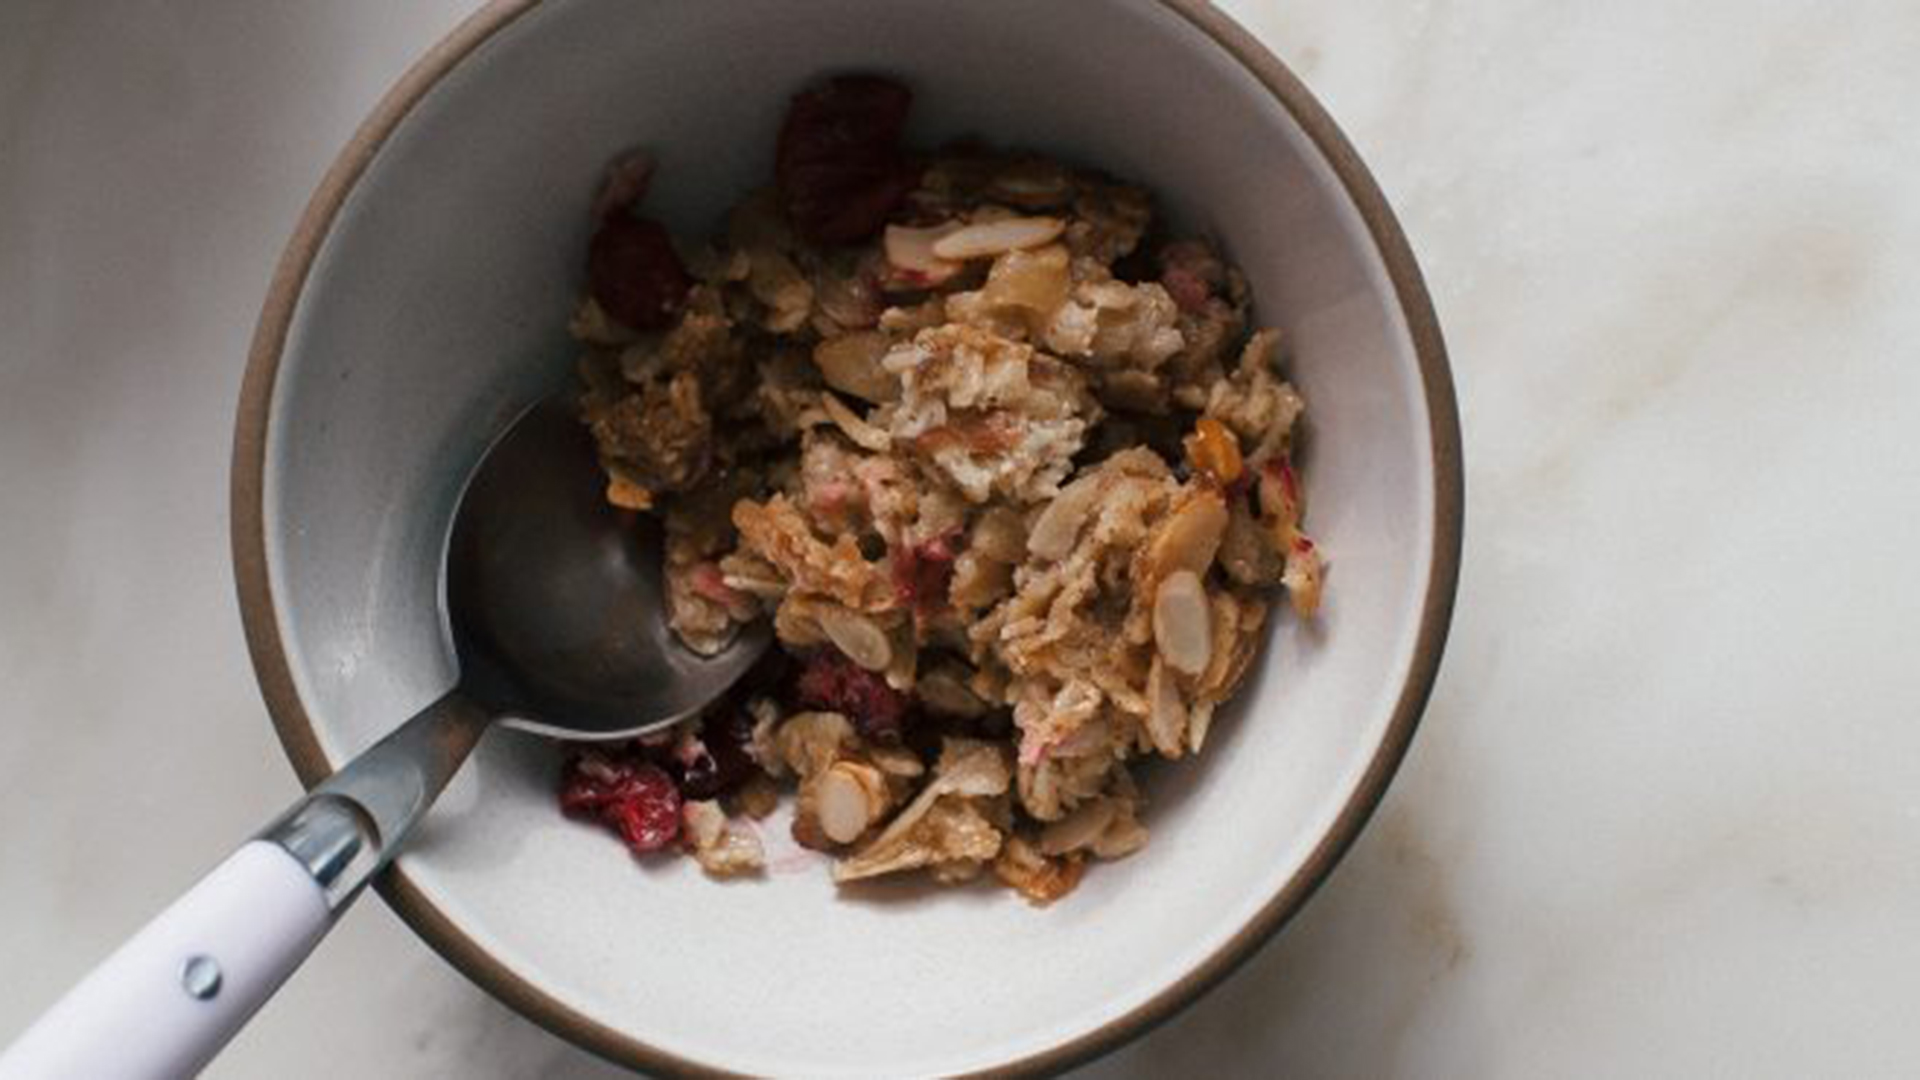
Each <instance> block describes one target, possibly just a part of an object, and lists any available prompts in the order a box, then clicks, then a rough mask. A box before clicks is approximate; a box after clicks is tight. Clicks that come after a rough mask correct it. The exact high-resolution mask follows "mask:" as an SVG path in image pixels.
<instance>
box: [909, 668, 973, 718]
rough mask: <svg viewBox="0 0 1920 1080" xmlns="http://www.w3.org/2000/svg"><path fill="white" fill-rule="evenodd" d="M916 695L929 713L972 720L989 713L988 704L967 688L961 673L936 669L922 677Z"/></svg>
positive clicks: (915, 688) (916, 688) (917, 685)
mask: <svg viewBox="0 0 1920 1080" xmlns="http://www.w3.org/2000/svg"><path fill="white" fill-rule="evenodd" d="M914 693H915V694H917V695H918V696H919V698H920V701H921V703H922V704H924V705H925V706H926V707H927V709H928V710H929V711H931V712H936V713H939V714H941V715H942V716H959V717H965V718H972V717H976V716H983V715H985V714H986V711H987V703H986V702H984V701H981V700H980V698H979V697H978V696H976V695H975V694H974V692H973V691H972V690H969V689H968V688H967V684H966V682H965V680H964V678H963V677H962V675H961V673H960V672H958V671H954V670H950V669H948V668H935V669H934V670H932V671H929V672H927V673H926V674H925V675H922V676H920V681H919V682H918V683H917V684H916V685H915V686H914Z"/></svg>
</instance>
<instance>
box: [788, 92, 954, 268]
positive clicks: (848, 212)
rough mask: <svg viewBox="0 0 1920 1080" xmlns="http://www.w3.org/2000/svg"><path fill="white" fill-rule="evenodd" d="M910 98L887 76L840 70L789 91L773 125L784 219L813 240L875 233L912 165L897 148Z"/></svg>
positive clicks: (912, 178)
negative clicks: (821, 81)
mask: <svg viewBox="0 0 1920 1080" xmlns="http://www.w3.org/2000/svg"><path fill="white" fill-rule="evenodd" d="M912 104H913V95H912V93H911V92H909V91H908V90H907V88H906V87H904V86H901V85H900V84H899V83H896V82H893V81H892V80H890V79H882V78H879V77H877V76H873V75H842V76H839V77H837V78H834V79H832V80H829V81H828V82H827V84H826V85H825V86H820V87H816V88H814V89H811V90H805V91H802V92H801V93H799V94H796V95H794V98H793V103H792V104H791V105H790V106H789V107H788V109H787V117H786V120H785V122H783V123H782V124H781V125H780V141H779V144H778V145H777V147H776V148H775V152H774V179H775V181H776V182H777V183H778V185H779V188H780V196H781V201H782V203H783V204H784V205H785V207H786V211H787V218H788V220H789V221H791V222H792V223H793V227H794V229H795V230H797V231H798V232H799V233H800V235H801V236H802V237H804V238H805V239H807V240H809V241H812V242H814V243H817V244H851V243H855V242H857V241H860V240H864V239H866V238H867V237H869V236H872V235H873V234H874V233H876V232H879V231H880V227H881V226H882V225H884V224H886V221H887V216H888V215H889V214H891V213H892V212H893V211H894V209H895V208H896V207H898V206H899V205H900V203H901V201H902V200H904V199H905V198H906V197H907V194H908V193H909V192H911V191H912V190H913V189H914V187H915V185H917V184H918V183H919V170H918V169H917V168H916V167H914V165H913V164H912V163H911V162H910V161H908V160H907V158H906V156H905V155H904V154H903V153H901V150H900V136H901V134H902V132H904V131H905V130H906V126H907V110H908V109H909V108H910V107H911V106H912Z"/></svg>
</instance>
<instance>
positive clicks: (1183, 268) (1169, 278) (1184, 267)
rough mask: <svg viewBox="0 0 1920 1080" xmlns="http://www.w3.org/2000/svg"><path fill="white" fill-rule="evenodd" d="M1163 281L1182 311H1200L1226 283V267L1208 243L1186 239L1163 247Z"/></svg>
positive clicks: (1189, 312) (1161, 272)
mask: <svg viewBox="0 0 1920 1080" xmlns="http://www.w3.org/2000/svg"><path fill="white" fill-rule="evenodd" d="M1160 284H1161V285H1162V286H1164V287H1165V288H1166V290H1167V295H1168V296H1171V297H1173V302H1174V304H1176V305H1178V307H1179V308H1180V310H1181V311H1184V312H1186V313H1187V314H1189V315H1200V314H1204V313H1205V312H1206V310H1207V302H1208V301H1210V300H1212V299H1213V297H1214V295H1215V294H1217V293H1218V292H1219V291H1220V289H1221V288H1222V287H1223V286H1224V285H1225V284H1226V270H1225V268H1224V266H1223V265H1222V264H1221V262H1220V258H1219V256H1217V255H1215V254H1214V253H1213V251H1212V250H1211V249H1209V248H1208V247H1207V246H1206V245H1205V244H1202V243H1199V242H1198V241H1194V240H1182V241H1179V242H1178V243H1173V244H1168V245H1167V246H1166V247H1164V248H1162V249H1161V251H1160Z"/></svg>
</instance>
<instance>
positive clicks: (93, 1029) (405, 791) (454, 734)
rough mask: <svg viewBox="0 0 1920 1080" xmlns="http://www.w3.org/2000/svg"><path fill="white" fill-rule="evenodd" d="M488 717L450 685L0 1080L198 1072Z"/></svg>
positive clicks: (395, 837) (348, 894) (163, 920)
mask: <svg viewBox="0 0 1920 1080" xmlns="http://www.w3.org/2000/svg"><path fill="white" fill-rule="evenodd" d="M486 720H487V718H486V716H485V715H484V714H483V713H481V712H480V711H479V710H478V709H476V708H475V707H474V706H473V705H472V704H471V703H470V702H468V701H467V700H466V699H465V698H463V697H462V696H460V695H459V694H458V693H457V692H456V693H451V694H448V695H446V696H445V697H443V698H441V699H440V700H438V701H436V702H434V703H433V704H431V705H429V706H427V707H426V708H425V709H422V710H421V711H420V712H419V713H418V714H416V715H415V716H414V717H413V718H412V719H411V720H408V721H407V722H406V723H404V724H402V725H400V727H399V728H397V729H395V730H394V731H393V733H392V734H390V735H388V736H387V737H386V738H384V739H381V740H380V741H379V742H377V743H375V744H374V745H373V746H372V747H370V748H368V749H367V750H366V751H365V752H363V753H362V754H360V755H359V756H358V757H356V758H354V759H353V760H352V761H350V762H348V763H347V764H346V765H345V766H344V767H342V768H341V769H340V771H339V772H336V773H334V774H333V775H332V776H330V777H328V778H327V779H326V780H325V781H323V782H321V784H320V785H319V786H318V787H316V788H314V789H313V791H312V792H311V793H309V794H308V795H306V796H305V797H303V798H301V799H300V800H299V801H298V802H296V803H294V804H293V806H292V807H290V808H289V809H288V810H287V812H286V813H284V814H282V815H281V816H280V817H279V818H278V819H277V820H275V822H274V823H273V824H272V825H269V826H268V827H267V828H266V829H265V830H264V831H262V832H261V833H260V835H259V836H258V837H257V838H255V839H253V840H250V841H248V842H247V843H246V844H245V845H243V846H242V847H241V848H240V850H238V851H236V852H234V853H233V854H232V855H231V856H229V857H228V858H227V860H226V861H225V862H223V863H221V864H220V865H219V866H218V867H215V868H214V870H213V872H212V873H210V874H208V875H207V876H206V877H205V878H202V879H201V881H200V883H199V884H197V885H195V886H194V887H193V888H192V889H189V890H188V891H187V893H186V895H184V896H182V897H180V899H178V900H176V901H174V903H173V906H171V907H169V908H167V909H166V910H165V911H163V912H161V913H160V914H159V916H157V917H156V918H155V919H154V920H153V921H152V922H150V923H148V924H147V925H146V926H145V927H143V928H141V930H140V931H139V932H138V933H136V934H135V935H134V936H133V938H132V939H131V940H129V941H128V942H127V943H126V944H124V945H122V946H120V948H119V949H118V950H117V951H115V952H114V954H113V955H112V956H109V957H107V959H106V960H105V961H103V962H102V963H101V964H100V966H99V967H97V968H95V969H94V970H93V972H92V973H91V974H89V975H88V976H87V977H86V978H85V979H84V980H82V981H81V982H80V984H79V985H78V986H76V987H74V988H73V989H72V990H70V991H68V993H67V996H66V997H64V998H61V999H60V1001H59V1002H57V1003H56V1004H55V1005H54V1006H53V1008H52V1009H50V1010H48V1011H47V1013H46V1014H45V1015H43V1016H42V1017H41V1018H40V1019H39V1020H38V1021H36V1022H35V1023H34V1025H33V1026H32V1027H30V1028H28V1029H27V1030H26V1032H25V1033H24V1034H22V1035H21V1036H20V1037H19V1039H17V1040H16V1041H15V1042H14V1044H13V1045H12V1046H10V1047H8V1048H7V1049H6V1051H5V1052H4V1053H0V1080H66V1078H69V1077H86V1078H87V1080H174V1078H177V1077H187V1076H192V1075H193V1074H194V1073H196V1072H199V1071H200V1069H201V1068H202V1067H203V1066H205V1065H206V1063H207V1062H208V1061H210V1060H212V1059H213V1055H214V1054H216V1053H218V1052H219V1051H220V1048H221V1047H222V1046H225V1045H226V1043H227V1040H228V1039H231V1038H233V1035H234V1033H235V1032H237V1031H239V1030H240V1026H241V1025H242V1024H244V1023H246V1022H247V1018H248V1017H250V1016H252V1015H253V1014H254V1012H255V1010H257V1009H259V1008H260V1006H261V1005H262V1004H263V1003H264V1002H265V1001H266V1000H267V998H268V997H270V996H272V994H273V992H274V991H275V990H276V989H278V988H279V986H280V984H281V983H282V982H284V981H286V978H287V976H288V975H290V974H292V973H293V969H294V968H296V967H299V966H300V962H301V961H302V960H304V959H306V957H307V954H308V953H309V952H312V951H313V947H314V945H316V944H317V943H318V942H319V941H320V938H321V937H322V936H324V935H325V934H326V932H327V929H328V928H329V927H330V926H331V925H332V924H333V919H334V916H335V915H337V914H338V913H339V912H340V911H341V910H343V909H344V908H345V907H346V905H347V904H349V903H351V902H352V900H353V898H354V897H355V896H356V895H358V894H359V892H360V889H361V887H362V886H364V885H365V884H366V883H367V881H368V880H369V879H370V878H372V876H373V875H374V874H376V873H378V872H379V871H380V870H381V869H382V868H383V867H385V866H386V865H387V863H389V862H391V861H392V859H393V856H394V854H395V853H396V852H397V851H398V850H399V847H400V844H401V842H402V841H403V840H404V839H405V837H406V835H407V833H408V832H410V831H411V830H412V828H413V826H414V824H415V823H416V822H417V821H419V819H420V818H421V816H422V815H424V814H425V813H426V810H427V807H428V806H429V805H430V804H431V803H432V802H433V799H434V797H435V796H437V795H439V794H440V790H441V789H442V788H443V787H445V786H446V783H447V781H448V780H449V779H451V778H452V776H453V774H454V772H455V771H456V770H457V769H459V767H460V763H461V762H462V761H464V760H466V757H467V754H468V752H469V751H471V750H472V749H473V744H474V742H475V741H476V740H477V739H479V737H480V733H481V731H482V730H484V729H485V727H486Z"/></svg>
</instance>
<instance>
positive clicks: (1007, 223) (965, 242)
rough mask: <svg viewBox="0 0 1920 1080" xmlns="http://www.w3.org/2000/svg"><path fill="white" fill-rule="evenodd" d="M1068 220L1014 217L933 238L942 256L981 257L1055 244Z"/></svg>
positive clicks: (938, 252)
mask: <svg viewBox="0 0 1920 1080" xmlns="http://www.w3.org/2000/svg"><path fill="white" fill-rule="evenodd" d="M1066 228H1067V223H1066V222H1064V221H1061V220H1060V219H1059V218H1056V217H1012V218H1001V219H1000V220H998V221H988V222H982V223H981V224H978V225H968V226H965V227H964V228H960V229H956V230H954V231H953V232H950V233H947V234H946V235H945V236H942V237H940V238H938V239H936V240H935V241H933V254H934V255H935V256H936V257H938V258H941V259H955V260H960V259H980V258H985V257H986V256H989V255H1002V254H1005V253H1006V252H1009V251H1019V250H1021V249H1023V248H1032V247H1039V246H1040V245H1041V244H1048V243H1052V242H1053V240H1054V239H1055V238H1056V237H1058V236H1059V235H1060V234H1061V233H1063V232H1065V231H1066Z"/></svg>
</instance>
